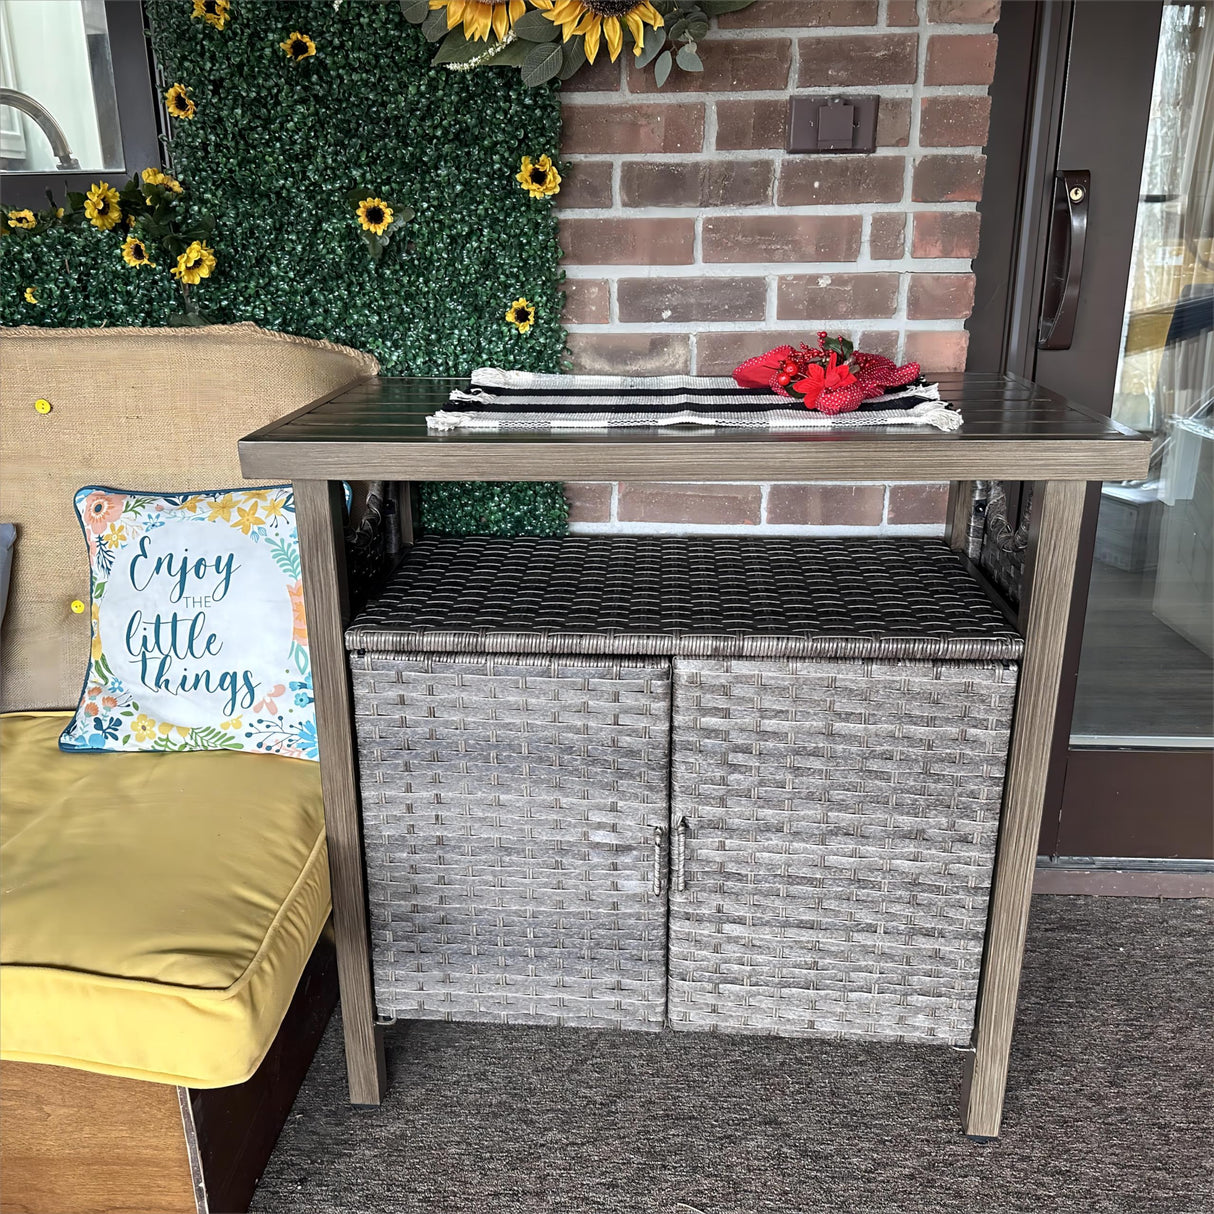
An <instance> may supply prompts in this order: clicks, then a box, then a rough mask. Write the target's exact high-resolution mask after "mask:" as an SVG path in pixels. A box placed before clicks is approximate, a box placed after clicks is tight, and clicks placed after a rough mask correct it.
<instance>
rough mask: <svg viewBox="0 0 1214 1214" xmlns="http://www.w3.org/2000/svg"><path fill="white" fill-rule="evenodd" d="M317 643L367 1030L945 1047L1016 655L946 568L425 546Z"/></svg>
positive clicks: (851, 552) (572, 547)
mask: <svg viewBox="0 0 1214 1214" xmlns="http://www.w3.org/2000/svg"><path fill="white" fill-rule="evenodd" d="M346 641H347V647H348V648H349V650H350V652H351V668H352V672H353V680H354V695H355V717H356V726H357V737H358V751H359V765H360V772H361V782H362V803H363V816H364V846H365V854H366V864H367V872H368V888H369V901H370V914H371V929H372V950H373V959H372V961H373V971H374V979H375V992H376V1000H377V1004H378V1009H379V1012H380V1014H381V1015H384V1016H409V1017H445V1018H452V1019H467V1020H486V1019H490V1020H506V1021H518V1022H533V1023H559V1024H580V1025H605V1026H616V1027H629V1028H651V1029H656V1028H660V1027H661V1026H662V1025H663V1024H664V1023H667V1022H669V1023H671V1024H672V1025H673V1026H674V1027H675V1028H692V1029H700V1028H703V1029H725V1030H741V1031H756V1032H771V1033H788V1034H800V1033H819V1032H825V1033H831V1034H846V1035H856V1036H867V1037H883V1038H900V1039H908V1040H931V1041H940V1042H954V1043H960V1042H963V1041H967V1040H968V1038H969V1034H970V1029H971V1026H972V1022H973V1011H974V998H975V992H976V986H977V976H978V970H979V965H980V962H981V954H982V938H983V928H984V923H985V914H986V901H987V892H988V888H989V882H990V872H991V865H992V860H993V855H994V844H995V835H996V831H997V825H998V815H999V806H1000V797H1001V792H1002V782H1003V768H1004V764H1005V762H1006V752H1007V742H1008V728H1009V723H1010V719H1011V708H1012V700H1013V697H1014V693H1015V684H1016V673H1017V667H1016V661H1017V659H1018V657H1019V654H1020V649H1021V643H1020V639H1019V637H1018V636H1017V634H1016V633H1015V631H1014V629H1012V628H1011V627H1010V626H1009V625H1008V624H1007V623H1006V622H1005V621H1004V619H1003V617H1002V616H1001V615H1000V614H999V612H998V611H997V610H996V609H995V608H994V607H993V606H992V604H991V603H990V602H989V601H988V600H987V599H986V598H985V596H984V595H983V593H982V592H981V591H980V589H979V588H978V587H977V585H976V584H975V583H974V582H973V581H972V580H971V579H970V577H969V576H968V574H967V573H966V572H965V570H964V569H963V567H962V566H961V564H960V562H959V561H958V559H957V557H956V556H955V554H953V553H952V552H950V551H949V550H948V548H947V547H946V546H945V545H943V544H941V543H938V542H935V541H922V540H867V539H864V540H861V539H849V540H823V541H808V540H779V539H762V540H759V539H734V538H719V539H718V538H713V539H710V540H704V539H676V538H665V537H663V538H658V539H650V538H644V539H642V538H634V537H593V538H589V537H588V538H582V537H571V538H566V539H560V540H533V539H483V538H476V539H458V540H452V539H425V540H423V541H422V542H421V543H419V544H418V545H416V546H415V547H414V548H413V550H412V551H411V553H410V555H409V557H408V559H407V560H406V561H405V563H404V564H403V565H402V566H401V568H400V569H399V570H398V572H397V574H396V575H395V576H394V578H393V580H392V582H391V584H390V586H389V587H388V588H387V590H386V591H385V592H384V593H383V594H382V595H381V596H380V597H379V598H377V599H376V600H375V601H374V602H372V603H371V604H370V605H369V607H368V608H367V610H366V611H365V612H364V613H363V614H362V615H361V616H359V617H358V619H356V620H355V621H354V623H353V625H352V626H351V627H350V629H349V631H348V632H347V636H346ZM668 938H669V951H668V947H667V941H668Z"/></svg>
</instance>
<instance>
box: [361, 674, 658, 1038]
mask: <svg viewBox="0 0 1214 1214" xmlns="http://www.w3.org/2000/svg"><path fill="white" fill-rule="evenodd" d="M352 670H353V679H354V699H355V706H356V707H355V716H356V726H357V735H358V756H359V766H360V769H361V779H362V807H363V837H364V845H365V851H366V865H367V879H368V898H369V902H370V917H371V936H372V968H373V972H374V981H375V997H376V1003H377V1006H378V1009H379V1012H380V1014H381V1015H383V1016H410V1017H420V1018H423V1019H451V1020H491V1021H526V1022H528V1023H532V1024H569V1025H583V1026H591V1025H599V1026H610V1027H617V1028H634V1029H659V1028H661V1026H662V1023H663V1019H664V1017H665V1011H666V925H667V908H666V891H665V881H664V877H663V874H664V873H665V870H666V863H667V854H666V828H667V826H668V823H669V801H668V791H669V785H668V781H669V764H670V749H669V747H670V669H669V662H667V661H663V660H660V659H659V660H652V659H648V660H637V659H610V658H572V657H570V658H565V657H538V656H530V657H528V656H516V657H494V656H485V655H483V654H479V655H463V656H460V655H454V656H453V655H438V654H435V655H428V654H423V655H414V656H408V655H406V656H383V655H375V654H366V655H363V656H361V657H357V658H355V659H354V660H353V662H352Z"/></svg>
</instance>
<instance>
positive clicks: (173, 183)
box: [143, 169, 185, 202]
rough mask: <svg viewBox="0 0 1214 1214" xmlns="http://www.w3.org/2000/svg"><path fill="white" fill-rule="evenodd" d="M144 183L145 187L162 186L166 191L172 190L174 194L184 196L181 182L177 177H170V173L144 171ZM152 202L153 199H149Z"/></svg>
mask: <svg viewBox="0 0 1214 1214" xmlns="http://www.w3.org/2000/svg"><path fill="white" fill-rule="evenodd" d="M143 182H144V184H145V185H162V186H164V188H165V189H166V190H171V191H172V192H173V193H174V194H184V193H185V190H184V189H183V188H182V185H181V182H180V181H178V180H177V178H176V177H170V176H169V175H168V173H162V172H161V171H160V170H159V169H144V170H143ZM148 201H149V202H151V199H148Z"/></svg>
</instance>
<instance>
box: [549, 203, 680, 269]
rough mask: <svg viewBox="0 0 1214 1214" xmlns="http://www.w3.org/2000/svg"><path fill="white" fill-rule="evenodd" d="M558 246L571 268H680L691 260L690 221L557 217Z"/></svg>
mask: <svg viewBox="0 0 1214 1214" xmlns="http://www.w3.org/2000/svg"><path fill="white" fill-rule="evenodd" d="M560 237H561V247H562V248H563V249H564V250H565V258H566V260H567V261H568V262H569V263H570V264H571V265H588V266H600V265H613V266H681V265H690V264H691V262H692V260H693V258H694V246H695V220H694V219H579V218H572V217H570V216H567V215H566V216H562V217H561V226H560Z"/></svg>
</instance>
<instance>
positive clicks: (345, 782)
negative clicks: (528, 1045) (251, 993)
mask: <svg viewBox="0 0 1214 1214" xmlns="http://www.w3.org/2000/svg"><path fill="white" fill-rule="evenodd" d="M294 488H295V517H296V521H297V523H298V526H299V548H300V554H301V556H302V560H303V588H304V610H305V612H306V613H307V620H308V648H309V650H310V651H311V657H312V681H313V685H314V692H315V695H316V732H317V736H318V739H319V743H320V782H321V789H322V791H323V793H324V801H325V833H326V834H327V836H328V844H329V875H330V883H331V885H332V889H333V926H334V929H335V932H336V936H337V975H338V982H339V984H340V987H341V1016H342V1027H343V1028H344V1030H345V1036H346V1071H347V1076H348V1079H349V1084H350V1102H351V1103H352V1104H379V1103H380V1101H381V1100H382V1099H383V1093H384V1088H385V1086H386V1072H385V1066H384V1042H383V1032H382V1030H381V1029H380V1028H379V1027H378V1026H377V1025H376V1023H375V1001H374V997H373V994H372V990H371V952H370V940H369V937H368V934H367V895H366V882H365V878H364V875H363V849H362V822H361V817H360V814H359V809H358V780H357V775H356V772H355V768H354V736H353V729H352V724H351V722H352V720H353V714H352V711H351V700H350V675H349V668H348V667H347V665H346V647H345V640H344V630H345V616H346V613H347V611H348V604H347V598H346V549H345V542H344V539H343V534H342V516H343V514H344V508H345V500H344V490H343V488H342V485H341V482H340V481H296V482H295V485H294Z"/></svg>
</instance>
